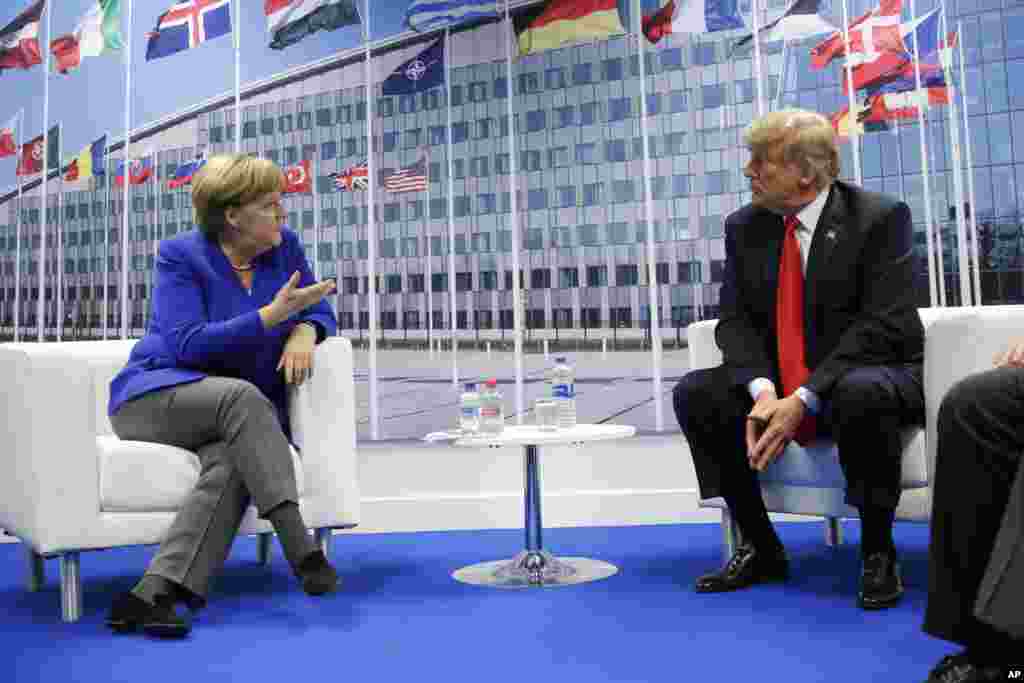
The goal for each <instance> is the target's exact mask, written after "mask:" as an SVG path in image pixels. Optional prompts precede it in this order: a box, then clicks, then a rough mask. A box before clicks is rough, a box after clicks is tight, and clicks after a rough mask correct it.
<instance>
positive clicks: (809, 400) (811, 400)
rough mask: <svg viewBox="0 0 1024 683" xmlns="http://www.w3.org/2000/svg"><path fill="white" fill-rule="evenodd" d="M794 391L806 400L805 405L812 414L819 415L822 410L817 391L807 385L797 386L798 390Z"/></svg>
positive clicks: (802, 399) (798, 396)
mask: <svg viewBox="0 0 1024 683" xmlns="http://www.w3.org/2000/svg"><path fill="white" fill-rule="evenodd" d="M793 393H794V394H796V397H797V398H799V399H800V400H801V401H803V402H804V405H805V406H807V410H808V412H810V413H811V415H817V414H818V412H819V411H820V410H821V399H820V398H818V395H817V394H816V393H814V392H813V391H811V390H810V389H808V388H807V387H797V388H796V391H794V392H793Z"/></svg>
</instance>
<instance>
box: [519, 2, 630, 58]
mask: <svg viewBox="0 0 1024 683" xmlns="http://www.w3.org/2000/svg"><path fill="white" fill-rule="evenodd" d="M514 23H515V26H516V35H517V37H518V43H519V54H520V55H528V54H534V53H536V52H543V51H544V50H550V49H552V48H556V47H559V46H561V45H565V44H566V43H579V42H584V41H597V40H603V39H605V38H608V37H609V36H614V35H619V34H622V33H625V32H626V29H625V28H624V27H623V26H622V20H621V19H620V18H619V9H618V2H617V0H549V2H548V3H547V4H545V5H544V6H543V7H542V8H540V9H538V10H533V11H528V12H526V13H524V14H520V15H516V17H515V20H514Z"/></svg>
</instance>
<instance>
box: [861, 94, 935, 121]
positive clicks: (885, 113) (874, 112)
mask: <svg viewBox="0 0 1024 683" xmlns="http://www.w3.org/2000/svg"><path fill="white" fill-rule="evenodd" d="M869 104H870V107H869V108H868V109H867V111H866V112H865V113H864V114H863V115H862V121H864V122H865V123H869V122H872V121H894V120H899V119H913V118H917V108H918V107H919V106H922V105H924V106H925V107H926V108H927V107H928V106H929V105H936V104H949V90H948V89H947V88H946V87H945V86H939V87H935V88H921V89H920V90H909V91H907V92H889V93H884V94H882V95H875V96H874V97H872V98H871V100H870V101H869Z"/></svg>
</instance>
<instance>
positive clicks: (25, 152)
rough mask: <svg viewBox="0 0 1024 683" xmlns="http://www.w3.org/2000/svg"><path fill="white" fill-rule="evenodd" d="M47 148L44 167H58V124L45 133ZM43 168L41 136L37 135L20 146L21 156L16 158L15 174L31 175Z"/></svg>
mask: <svg viewBox="0 0 1024 683" xmlns="http://www.w3.org/2000/svg"><path fill="white" fill-rule="evenodd" d="M47 137H48V140H47V145H48V147H49V149H48V150H47V152H48V153H47V154H46V168H48V169H50V168H59V164H60V155H59V154H58V150H59V149H60V126H54V127H52V128H51V129H50V131H49V133H48V134H47ZM42 170H43V136H42V135H41V134H40V135H37V136H36V137H34V138H32V139H31V140H29V141H28V142H26V143H25V144H23V145H22V146H21V157H20V158H19V159H18V166H17V169H16V170H15V174H16V175H32V174H33V173H41V172H42Z"/></svg>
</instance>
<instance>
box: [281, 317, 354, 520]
mask: <svg viewBox="0 0 1024 683" xmlns="http://www.w3.org/2000/svg"><path fill="white" fill-rule="evenodd" d="M355 403H356V396H355V382H354V380H353V372H352V344H351V343H350V342H349V341H348V340H347V339H344V338H342V337H329V338H328V339H326V340H324V341H323V343H321V344H319V345H318V346H317V347H316V350H315V352H314V355H313V376H312V378H310V379H309V380H308V381H306V382H304V383H303V384H302V385H300V386H299V387H298V388H293V389H292V390H291V392H290V394H289V399H288V412H289V417H290V420H291V427H292V436H293V439H294V440H295V444H296V445H297V446H298V447H299V448H300V449H301V451H302V467H303V470H304V472H305V476H306V486H305V495H304V500H303V505H304V506H306V510H307V512H308V513H309V514H310V517H311V518H317V517H322V516H329V515H331V516H334V517H338V516H339V515H340V517H341V518H342V519H344V520H346V522H348V523H353V524H354V523H357V522H358V520H359V485H358V473H357V464H356V417H355Z"/></svg>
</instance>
